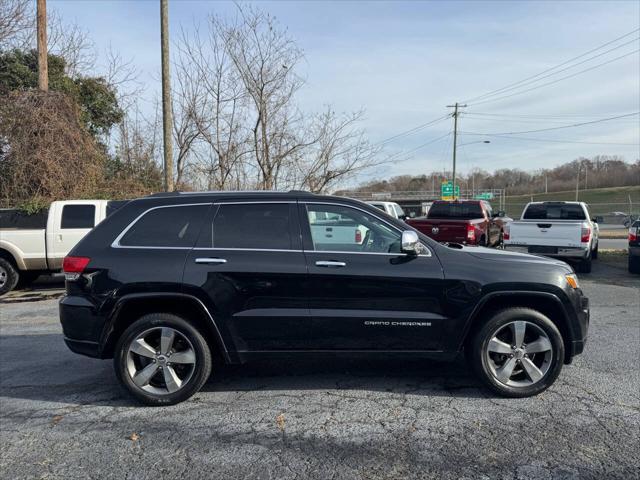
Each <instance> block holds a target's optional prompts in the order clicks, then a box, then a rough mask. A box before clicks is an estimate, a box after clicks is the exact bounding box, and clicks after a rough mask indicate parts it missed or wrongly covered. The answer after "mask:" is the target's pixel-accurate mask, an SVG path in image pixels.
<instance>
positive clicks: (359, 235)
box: [356, 228, 362, 243]
mask: <svg viewBox="0 0 640 480" xmlns="http://www.w3.org/2000/svg"><path fill="white" fill-rule="evenodd" d="M356 243H362V232H361V231H360V230H359V229H357V228H356Z"/></svg>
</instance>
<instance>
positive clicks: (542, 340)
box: [468, 308, 564, 397]
mask: <svg viewBox="0 0 640 480" xmlns="http://www.w3.org/2000/svg"><path fill="white" fill-rule="evenodd" d="M469 346H470V351H469V352H468V353H469V355H468V359H469V361H470V363H471V367H472V368H473V370H474V371H475V373H476V374H477V375H478V377H479V378H480V379H481V380H482V381H483V382H484V383H485V384H486V385H487V386H488V387H489V388H490V389H491V390H493V391H494V392H496V393H498V394H500V395H503V396H506V397H529V396H532V395H537V394H538V393H540V392H542V391H544V390H546V389H547V388H549V387H550V386H551V385H552V384H553V382H554V381H555V380H556V378H558V375H559V374H560V370H562V364H563V360H564V343H563V341H562V335H561V334H560V332H559V330H558V328H557V327H556V326H555V325H554V324H553V322H552V321H551V320H549V318H547V317H546V316H545V315H543V314H542V313H540V312H537V311H535V310H532V309H529V308H509V309H507V310H503V311H501V312H498V313H497V314H496V315H494V316H493V317H492V318H491V319H489V320H488V321H487V322H486V323H485V324H484V325H482V327H481V328H480V329H479V330H478V331H477V332H476V334H475V335H474V337H473V338H472V340H471V344H470V345H469Z"/></svg>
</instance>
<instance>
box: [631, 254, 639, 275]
mask: <svg viewBox="0 0 640 480" xmlns="http://www.w3.org/2000/svg"><path fill="white" fill-rule="evenodd" d="M629 273H640V257H637V256H633V255H629Z"/></svg>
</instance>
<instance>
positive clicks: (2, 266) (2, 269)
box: [0, 258, 20, 295]
mask: <svg viewBox="0 0 640 480" xmlns="http://www.w3.org/2000/svg"><path fill="white" fill-rule="evenodd" d="M19 279H20V274H19V273H18V270H17V269H16V267H14V266H13V263H11V262H10V261H9V260H7V259H6V258H0V295H4V294H5V293H7V292H10V291H11V290H13V289H14V288H15V286H16V284H17V283H18V280H19Z"/></svg>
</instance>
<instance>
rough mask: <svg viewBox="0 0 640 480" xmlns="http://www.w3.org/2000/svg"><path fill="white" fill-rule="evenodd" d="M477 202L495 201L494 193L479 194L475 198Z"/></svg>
mask: <svg viewBox="0 0 640 480" xmlns="http://www.w3.org/2000/svg"><path fill="white" fill-rule="evenodd" d="M475 199H476V200H493V193H491V192H482V193H478V194H477V195H476V196H475Z"/></svg>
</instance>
